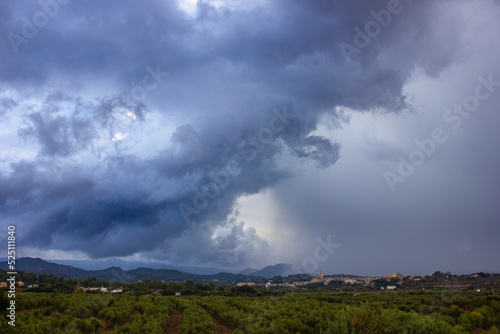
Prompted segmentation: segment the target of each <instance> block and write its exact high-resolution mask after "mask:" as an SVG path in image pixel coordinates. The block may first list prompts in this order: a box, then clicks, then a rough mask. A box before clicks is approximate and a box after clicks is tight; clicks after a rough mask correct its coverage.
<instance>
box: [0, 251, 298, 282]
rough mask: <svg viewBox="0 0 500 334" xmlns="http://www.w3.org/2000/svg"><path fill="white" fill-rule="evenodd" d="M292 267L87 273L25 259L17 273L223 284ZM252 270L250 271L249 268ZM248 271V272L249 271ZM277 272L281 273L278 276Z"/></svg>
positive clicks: (113, 269)
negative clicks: (238, 271)
mask: <svg viewBox="0 0 500 334" xmlns="http://www.w3.org/2000/svg"><path fill="white" fill-rule="evenodd" d="M289 266H290V267H291V265H286V264H282V263H280V264H278V265H275V266H267V267H265V268H263V269H261V270H257V271H255V272H251V273H245V274H243V273H236V274H235V273H231V272H224V271H221V272H218V273H216V274H211V275H200V274H194V273H189V272H183V271H180V270H177V269H165V268H160V269H153V268H148V267H138V268H135V269H130V270H124V269H122V268H121V267H118V266H112V267H109V268H106V269H98V270H86V269H82V268H78V267H74V266H72V265H66V264H58V263H54V262H49V261H46V260H43V259H41V258H31V257H23V258H20V259H18V260H17V261H16V270H18V271H24V272H33V273H35V274H36V275H40V274H43V273H45V274H47V275H54V276H57V277H59V276H62V277H64V278H65V279H68V278H73V279H87V278H92V277H95V278H96V279H97V280H99V281H109V282H116V281H122V282H129V283H131V282H137V281H140V280H145V279H150V280H152V281H179V282H181V281H186V280H188V279H190V280H193V281H197V282H206V281H213V280H220V281H246V280H250V279H252V280H255V279H257V280H263V279H264V278H271V277H274V276H278V275H280V274H282V273H283V272H281V273H278V272H280V270H282V269H283V268H287V269H288V268H289ZM0 269H3V270H8V263H7V261H2V262H0ZM247 269H250V268H247ZM247 271H249V270H247ZM276 273H278V274H276Z"/></svg>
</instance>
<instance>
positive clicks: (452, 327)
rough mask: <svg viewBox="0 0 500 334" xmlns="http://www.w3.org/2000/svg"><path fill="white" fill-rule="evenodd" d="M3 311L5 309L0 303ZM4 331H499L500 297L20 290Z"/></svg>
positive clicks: (470, 293) (4, 319) (467, 294)
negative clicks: (10, 321)
mask: <svg viewBox="0 0 500 334" xmlns="http://www.w3.org/2000/svg"><path fill="white" fill-rule="evenodd" d="M2 308H3V307H2ZM16 310H17V313H16V326H15V327H12V326H9V325H8V324H7V322H6V317H5V316H4V317H2V320H1V328H2V329H5V328H7V333H23V334H26V333H269V334H279V333H310V334H313V333H317V334H322V333H346V334H347V333H349V334H350V333H499V330H498V328H497V327H500V297H499V296H493V295H491V294H489V295H486V294H478V293H472V292H461V293H451V292H441V293H431V292H425V293H424V292H422V293H364V294H345V293H340V294H339V293H337V294H319V293H313V294H287V295H283V296H260V297H255V296H254V297H250V296H234V297H229V296H202V297H200V296H196V297H175V296H132V295H128V294H123V295H110V294H59V293H52V294H49V293H18V294H16Z"/></svg>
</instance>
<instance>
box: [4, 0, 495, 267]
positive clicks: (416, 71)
mask: <svg viewBox="0 0 500 334" xmlns="http://www.w3.org/2000/svg"><path fill="white" fill-rule="evenodd" d="M499 16H500V1H498V0H454V1H451V0H443V1H431V0H415V1H412V0H401V1H397V0H371V1H368V0H365V1H361V0H350V1H347V0H286V1H285V0H256V1H251V2H250V1H243V0H217V1H215V0H214V1H212V0H204V1H201V0H200V1H192V0H179V1H175V0H172V1H159V0H158V1H154V0H151V1H142V2H139V1H117V0H110V1H106V2H103V1H85V2H83V1H70V0H41V1H39V2H35V1H30V2H28V1H25V2H21V1H15V2H14V1H3V2H1V3H0V34H1V35H2V36H3V37H2V38H1V39H0V58H1V59H2V61H1V62H0V222H1V228H2V230H3V231H4V232H5V233H3V234H4V235H5V237H4V238H1V239H0V247H1V248H3V249H6V248H7V237H6V235H7V228H8V226H15V228H16V237H17V239H16V251H17V256H18V257H23V256H30V257H41V258H44V259H48V260H50V259H66V260H89V259H91V260H95V261H99V260H109V259H120V260H124V261H142V262H146V263H147V262H156V263H163V264H165V265H166V266H168V265H189V266H212V267H217V268H225V269H232V270H238V269H243V268H246V267H252V268H262V267H264V266H267V265H273V264H277V263H290V264H293V265H294V266H295V267H294V271H297V272H309V273H318V272H319V271H320V270H322V271H323V272H324V273H329V274H335V273H350V274H358V275H387V274H389V273H394V272H401V273H403V274H407V275H412V274H432V273H433V272H434V271H437V270H440V271H450V272H452V273H456V274H460V273H472V272H478V271H484V272H500V261H499V260H498V254H499V253H500V242H498V240H499V236H500V176H499V173H498V171H499V167H500V155H499V153H498V146H497V145H498V143H499V140H500V131H498V124H500V115H499V110H498V106H499V105H500V66H499V65H498V59H500V45H499V43H498V36H497V35H498V33H499V32H500V22H499V21H498V17H499Z"/></svg>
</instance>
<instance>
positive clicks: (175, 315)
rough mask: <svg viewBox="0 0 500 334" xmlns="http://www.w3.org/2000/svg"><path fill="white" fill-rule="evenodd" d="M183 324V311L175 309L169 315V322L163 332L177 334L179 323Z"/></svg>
mask: <svg viewBox="0 0 500 334" xmlns="http://www.w3.org/2000/svg"><path fill="white" fill-rule="evenodd" d="M180 324H181V312H179V310H174V312H172V314H170V316H169V317H168V324H167V327H165V330H164V331H163V333H165V334H177V332H178V331H179V325H180Z"/></svg>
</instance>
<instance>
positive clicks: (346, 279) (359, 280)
mask: <svg viewBox="0 0 500 334" xmlns="http://www.w3.org/2000/svg"><path fill="white" fill-rule="evenodd" d="M381 278H382V279H385V280H386V281H387V282H388V283H389V282H394V281H395V279H397V284H403V279H406V277H404V276H403V275H402V274H400V273H397V274H396V273H394V274H389V275H387V276H384V277H377V278H373V277H366V276H326V277H325V276H323V272H322V271H320V273H319V275H316V276H315V277H313V278H311V279H310V280H309V281H296V282H286V283H285V282H283V283H275V282H272V281H269V282H267V283H254V282H241V283H237V284H236V285H237V286H242V285H250V286H255V285H264V286H265V287H266V288H271V287H292V288H295V287H304V286H306V285H308V284H323V285H325V286H326V285H329V284H330V283H332V282H338V283H339V284H340V285H361V286H373V281H374V280H375V279H381ZM419 279H420V277H415V280H419ZM381 289H387V290H395V289H396V285H393V284H391V285H387V286H384V287H381Z"/></svg>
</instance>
